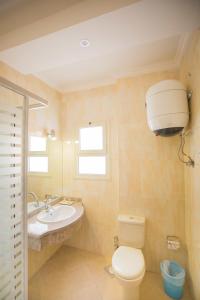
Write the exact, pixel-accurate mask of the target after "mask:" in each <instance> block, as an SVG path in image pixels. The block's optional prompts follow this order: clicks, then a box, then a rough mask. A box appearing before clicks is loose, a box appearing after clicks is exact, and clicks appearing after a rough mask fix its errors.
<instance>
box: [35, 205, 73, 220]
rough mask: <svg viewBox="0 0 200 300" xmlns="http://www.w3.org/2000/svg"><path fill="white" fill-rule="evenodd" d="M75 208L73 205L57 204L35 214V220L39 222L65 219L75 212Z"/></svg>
mask: <svg viewBox="0 0 200 300" xmlns="http://www.w3.org/2000/svg"><path fill="white" fill-rule="evenodd" d="M75 212H76V210H75V208H74V207H73V206H67V205H58V206H54V207H52V208H50V211H48V212H47V211H41V212H40V213H39V214H38V215H37V220H38V221H40V222H41V223H57V222H61V221H66V220H67V219H69V218H71V217H72V216H73V215H74V214H75Z"/></svg>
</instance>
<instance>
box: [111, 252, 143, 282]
mask: <svg viewBox="0 0 200 300" xmlns="http://www.w3.org/2000/svg"><path fill="white" fill-rule="evenodd" d="M112 268H113V271H114V273H115V274H116V275H117V276H119V277H121V278H123V279H126V280H134V279H137V278H139V277H141V276H142V275H143V274H144V272H145V262H144V256H143V254H142V251H141V250H140V249H135V248H132V247H127V246H120V247H119V248H118V249H117V250H116V251H115V253H114V254H113V257H112Z"/></svg>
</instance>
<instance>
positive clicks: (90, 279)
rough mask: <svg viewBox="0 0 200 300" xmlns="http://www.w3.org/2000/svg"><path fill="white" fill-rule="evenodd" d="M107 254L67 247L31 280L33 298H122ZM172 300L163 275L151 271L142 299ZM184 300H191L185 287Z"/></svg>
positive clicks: (46, 299) (30, 286)
mask: <svg viewBox="0 0 200 300" xmlns="http://www.w3.org/2000/svg"><path fill="white" fill-rule="evenodd" d="M106 265H107V263H106V260H105V258H104V257H102V256H99V255H96V254H92V253H89V252H86V251H82V250H78V249H75V248H69V247H66V246H63V247H62V248H60V249H59V250H58V252H56V254H55V255H54V256H53V257H52V258H51V259H50V260H49V261H48V262H47V263H46V264H45V265H44V266H43V267H42V268H41V270H40V271H39V272H38V273H37V274H36V275H35V276H34V277H33V278H32V279H31V280H30V282H29V300H120V290H119V286H118V284H117V283H116V280H115V278H112V277H111V276H110V275H108V274H107V273H106V272H105V271H104V267H105V266H106ZM167 299H168V300H169V299H170V298H169V297H168V296H166V295H165V294H164V293H163V289H162V281H161V278H160V276H159V274H155V273H150V272H147V273H146V275H145V278H144V281H143V283H142V285H141V300H167ZM183 300H191V297H190V295H189V292H188V290H187V289H186V290H185V294H184V297H183Z"/></svg>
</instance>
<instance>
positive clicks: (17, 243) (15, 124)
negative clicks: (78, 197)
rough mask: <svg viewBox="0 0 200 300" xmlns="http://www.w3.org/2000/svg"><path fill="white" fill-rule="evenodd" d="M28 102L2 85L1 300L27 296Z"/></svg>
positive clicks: (0, 172)
mask: <svg viewBox="0 0 200 300" xmlns="http://www.w3.org/2000/svg"><path fill="white" fill-rule="evenodd" d="M24 103H25V99H24V97H23V96H20V95H18V94H16V93H14V92H12V91H10V90H8V89H6V88H4V87H1V86H0V299H1V300H24V299H25V298H26V297H25V293H26V291H25V286H26V285H25V249H26V247H25V230H24V228H25V218H24V216H25V213H24V207H25V205H24V201H23V199H24V194H25V192H24V191H25V186H24V182H25V180H24V179H25V177H24V174H25V173H24V161H25V160H24V146H23V145H24V126H23V124H24V116H25V114H24Z"/></svg>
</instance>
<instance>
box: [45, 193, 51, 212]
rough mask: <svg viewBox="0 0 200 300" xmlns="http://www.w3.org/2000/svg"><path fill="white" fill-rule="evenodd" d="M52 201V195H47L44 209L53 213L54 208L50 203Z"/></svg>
mask: <svg viewBox="0 0 200 300" xmlns="http://www.w3.org/2000/svg"><path fill="white" fill-rule="evenodd" d="M50 199H51V195H45V200H44V209H45V210H46V212H52V211H53V207H52V206H51V204H50V203H49V200H50Z"/></svg>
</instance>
